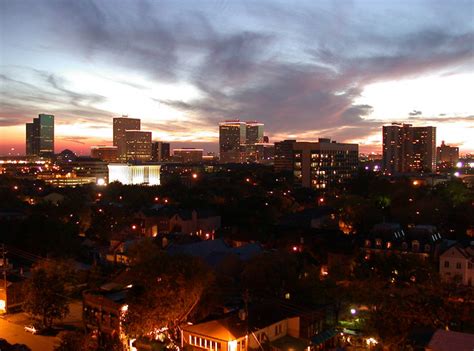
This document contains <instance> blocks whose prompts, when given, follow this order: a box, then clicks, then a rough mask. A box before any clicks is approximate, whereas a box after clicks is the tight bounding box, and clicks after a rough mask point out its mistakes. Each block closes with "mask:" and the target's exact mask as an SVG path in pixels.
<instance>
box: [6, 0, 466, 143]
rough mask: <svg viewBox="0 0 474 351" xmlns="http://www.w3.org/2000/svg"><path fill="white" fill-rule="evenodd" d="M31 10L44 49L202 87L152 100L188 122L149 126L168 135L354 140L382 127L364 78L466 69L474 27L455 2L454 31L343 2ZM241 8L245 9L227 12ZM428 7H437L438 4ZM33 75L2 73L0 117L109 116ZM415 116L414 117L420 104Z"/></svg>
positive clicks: (52, 4)
mask: <svg viewBox="0 0 474 351" xmlns="http://www.w3.org/2000/svg"><path fill="white" fill-rule="evenodd" d="M9 6H10V5H9ZM11 6H12V8H16V7H18V6H21V4H20V5H17V4H13V5H11ZM31 6H32V7H34V8H35V10H37V16H38V17H39V18H43V17H44V18H46V19H47V20H48V21H47V23H48V24H49V25H50V27H49V30H50V31H51V32H52V33H53V37H54V40H51V41H49V42H47V43H45V44H44V45H45V47H46V48H47V49H48V50H53V51H58V52H68V53H72V55H77V56H78V57H80V58H81V59H83V60H86V62H88V63H91V64H94V63H96V64H99V65H107V66H108V67H112V68H113V69H115V70H116V71H120V72H121V71H126V72H129V71H131V72H139V73H141V74H143V75H144V76H145V77H146V78H147V79H149V80H150V81H152V82H159V83H161V82H171V83H175V82H177V83H181V82H186V83H188V84H191V85H193V86H194V87H197V88H198V89H199V92H200V94H201V97H200V98H199V99H195V100H192V101H189V100H186V101H184V100H176V101H174V100H164V99H161V98H159V97H158V98H157V99H156V101H159V102H160V103H163V104H165V105H167V106H170V107H173V108H175V109H179V110H182V111H184V112H186V116H188V117H189V118H188V119H187V120H186V121H171V122H163V123H161V122H152V123H147V127H148V128H155V127H156V128H157V129H160V130H162V131H168V132H170V133H172V132H176V131H177V130H181V131H184V133H191V131H192V130H197V129H199V130H201V129H202V130H209V129H210V128H215V125H216V123H217V122H218V121H220V120H222V119H228V118H240V119H243V120H245V119H258V120H261V121H263V122H265V123H266V125H267V129H269V130H270V132H271V133H274V134H278V133H292V134H297V133H303V132H305V131H317V132H318V133H319V132H320V133H326V134H327V135H328V136H330V135H334V136H336V137H337V138H339V139H341V138H342V139H351V138H352V139H353V138H357V137H359V136H362V135H363V133H366V135H367V134H369V133H371V132H372V131H373V130H375V128H379V126H380V125H381V122H380V121H370V120H369V119H370V118H371V117H370V115H371V112H372V106H369V105H360V104H357V103H356V99H357V98H359V97H360V96H361V92H362V91H363V90H364V87H365V86H366V85H368V84H371V83H375V82H382V81H388V80H399V79H404V78H412V77H417V76H421V75H423V74H426V73H433V72H438V71H440V70H443V69H447V68H449V69H452V70H457V69H461V68H460V67H464V66H465V65H468V64H469V62H470V61H471V60H472V56H473V54H474V49H473V46H472V43H473V42H474V34H473V29H472V25H469V24H468V23H466V22H465V21H464V22H463V21H459V23H457V22H456V21H453V18H455V17H456V14H458V13H459V16H461V17H459V18H463V17H462V15H463V14H462V12H463V11H460V10H459V11H454V10H453V9H449V10H448V13H449V21H450V23H452V25H451V26H449V27H447V26H441V25H439V24H438V23H435V22H434V21H433V22H424V21H421V23H420V24H419V25H417V24H416V20H417V17H416V16H415V15H413V14H411V15H410V16H408V17H407V19H406V20H405V22H404V21H402V20H400V19H399V18H397V15H396V14H393V15H388V14H387V15H386V16H388V17H387V18H388V19H389V20H390V21H389V20H387V19H385V20H384V18H377V17H376V16H374V15H373V14H371V13H369V14H364V13H357V12H356V11H357V9H356V7H357V6H355V5H354V4H350V3H346V2H343V4H341V3H334V4H333V5H332V6H329V7H324V6H323V5H322V4H320V3H315V4H314V5H311V6H309V5H308V7H307V8H306V7H305V6H304V5H301V6H283V5H281V4H277V3H264V4H263V3H261V2H255V3H245V5H242V6H240V7H239V6H238V5H237V4H233V3H230V4H228V6H224V8H222V9H221V10H222V11H223V12H225V13H224V14H222V16H219V15H220V14H218V13H216V12H214V16H215V17H212V16H210V15H209V12H208V11H207V10H206V9H205V4H203V7H202V9H197V8H196V9H192V6H191V8H189V7H188V8H187V9H185V8H184V6H183V9H182V10H181V11H179V10H176V8H179V7H180V5H178V4H176V3H173V2H154V1H136V2H135V1H131V2H125V1H124V2H115V1H107V0H105V1H90V0H83V1H58V0H55V1H38V2H31ZM236 8H237V9H239V11H240V12H238V13H231V11H234V9H236ZM443 8H444V7H443ZM7 10H8V9H7ZM430 11H433V13H438V12H439V13H438V15H439V14H440V13H441V12H442V10H441V9H440V8H436V7H433V8H431V7H430ZM437 11H438V12H437ZM440 11H441V12H440ZM384 13H388V11H385V12H384ZM234 15H235V16H234ZM239 16H241V18H240V21H239V20H236V18H238V17H239ZM419 16H424V13H423V14H422V13H419ZM224 18H225V20H224ZM420 18H421V17H420ZM214 19H215V20H214ZM409 20H412V21H413V23H410V22H409ZM440 21H441V20H440ZM236 22H240V23H241V25H240V26H239V25H238V24H239V23H237V24H236ZM256 22H258V23H260V25H255V24H254V23H256ZM52 23H54V27H53V26H52V25H51V24H52ZM393 23H398V27H399V28H395V26H394V24H393ZM405 24H406V27H407V29H405V26H404V25H405ZM36 75H37V76H38V77H37V78H38V84H33V83H30V82H29V81H26V80H19V79H16V78H15V79H13V78H12V76H4V77H0V78H2V80H3V81H5V82H7V87H6V88H4V89H2V94H3V96H4V97H5V99H2V100H3V101H2V115H1V117H0V124H3V125H13V124H18V123H19V122H20V121H22V122H21V123H23V120H24V117H21V118H17V117H14V116H18V113H19V111H20V110H23V111H24V113H28V114H30V113H32V112H33V111H35V108H36V111H35V113H33V114H36V113H37V109H38V106H45V104H48V106H54V108H53V109H54V110H55V111H58V112H61V113H65V114H67V115H70V116H75V117H79V118H80V117H83V118H84V120H86V118H88V117H90V118H92V117H93V118H94V121H97V123H99V124H101V123H107V122H109V119H110V113H108V112H107V111H102V110H100V109H97V108H96V107H95V105H97V104H98V103H101V102H103V101H104V97H102V96H99V95H96V94H88V93H84V92H80V93H79V92H75V91H73V90H70V89H69V88H67V84H66V82H65V81H64V79H63V78H61V76H60V75H58V74H56V73H54V72H44V71H37V72H36ZM117 81H118V82H119V83H120V84H128V85H130V86H132V87H134V88H135V89H145V88H144V87H143V86H142V85H140V84H135V83H134V82H127V81H126V80H123V79H119V80H117ZM18 106H20V107H18ZM409 115H410V117H412V118H414V117H416V116H419V115H421V111H416V110H414V111H413V112H411V113H410V114H409ZM22 116H24V114H23V115H22ZM10 118H11V121H9V119H10ZM15 118H17V119H16V120H14V119H15ZM448 118H451V117H448ZM456 118H457V117H456ZM427 120H429V119H427ZM443 120H444V121H446V120H447V119H443ZM437 121H441V119H437Z"/></svg>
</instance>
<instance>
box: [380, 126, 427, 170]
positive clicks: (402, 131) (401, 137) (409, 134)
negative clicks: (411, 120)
mask: <svg viewBox="0 0 474 351" xmlns="http://www.w3.org/2000/svg"><path fill="white" fill-rule="evenodd" d="M382 133H383V169H384V171H385V172H387V173H389V174H395V173H407V172H433V171H434V170H435V167H436V127H413V126H412V125H411V124H398V123H392V125H390V126H383V129H382Z"/></svg>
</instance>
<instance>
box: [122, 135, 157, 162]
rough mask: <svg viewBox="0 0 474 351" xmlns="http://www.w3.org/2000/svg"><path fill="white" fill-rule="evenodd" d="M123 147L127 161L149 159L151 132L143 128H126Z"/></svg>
mask: <svg viewBox="0 0 474 351" xmlns="http://www.w3.org/2000/svg"><path fill="white" fill-rule="evenodd" d="M125 147H126V150H127V154H126V155H127V156H126V159H127V161H144V162H146V161H150V160H151V132H147V131H144V130H126V131H125Z"/></svg>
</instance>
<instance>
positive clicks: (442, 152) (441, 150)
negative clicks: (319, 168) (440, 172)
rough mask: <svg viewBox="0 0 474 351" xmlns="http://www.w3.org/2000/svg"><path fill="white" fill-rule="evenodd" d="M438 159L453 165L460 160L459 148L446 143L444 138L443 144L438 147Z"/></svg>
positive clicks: (439, 161) (440, 161)
mask: <svg viewBox="0 0 474 351" xmlns="http://www.w3.org/2000/svg"><path fill="white" fill-rule="evenodd" d="M436 161H437V162H438V163H442V164H445V165H447V166H451V167H453V166H454V165H455V164H456V163H457V162H458V161H459V148H458V147H457V146H449V145H446V144H445V143H444V140H443V141H442V142H441V146H438V147H437V148H436Z"/></svg>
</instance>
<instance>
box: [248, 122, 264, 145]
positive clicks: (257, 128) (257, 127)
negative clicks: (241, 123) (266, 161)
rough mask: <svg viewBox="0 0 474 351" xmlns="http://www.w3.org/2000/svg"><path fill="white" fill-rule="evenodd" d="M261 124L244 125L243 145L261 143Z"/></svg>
mask: <svg viewBox="0 0 474 351" xmlns="http://www.w3.org/2000/svg"><path fill="white" fill-rule="evenodd" d="M263 126H264V125H263V123H259V122H257V121H249V122H247V123H246V125H245V132H246V136H245V143H246V144H247V145H253V144H259V143H263Z"/></svg>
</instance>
